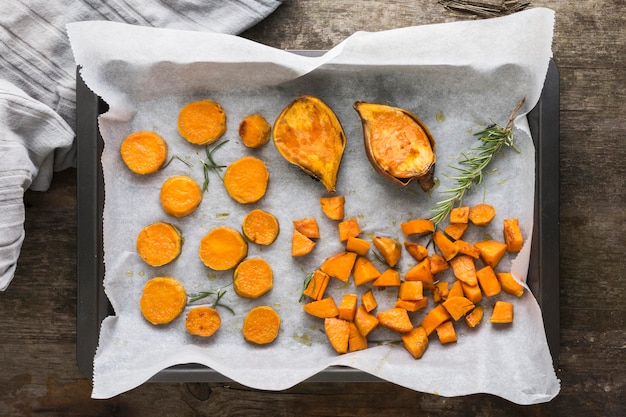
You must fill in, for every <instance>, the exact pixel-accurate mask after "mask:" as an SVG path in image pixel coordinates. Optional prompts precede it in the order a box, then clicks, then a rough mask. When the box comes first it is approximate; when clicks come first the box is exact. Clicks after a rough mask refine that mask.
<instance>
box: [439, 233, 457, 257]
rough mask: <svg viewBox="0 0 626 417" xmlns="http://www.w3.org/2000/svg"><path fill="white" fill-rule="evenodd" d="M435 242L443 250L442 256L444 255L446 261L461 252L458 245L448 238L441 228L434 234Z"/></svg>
mask: <svg viewBox="0 0 626 417" xmlns="http://www.w3.org/2000/svg"><path fill="white" fill-rule="evenodd" d="M433 242H435V245H437V248H439V251H440V252H441V256H443V258H444V259H445V260H446V261H449V260H450V259H452V258H454V257H455V256H456V255H457V253H459V248H458V246H456V245H455V244H454V242H452V241H451V240H450V239H448V238H447V237H446V235H444V234H443V232H442V231H440V230H437V231H436V232H435V233H434V234H433Z"/></svg>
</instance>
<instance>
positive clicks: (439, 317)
mask: <svg viewBox="0 0 626 417" xmlns="http://www.w3.org/2000/svg"><path fill="white" fill-rule="evenodd" d="M449 299H450V298H448V300H449ZM446 320H450V313H448V310H446V309H445V307H444V306H443V305H442V304H437V305H436V306H435V307H433V308H432V309H431V310H430V311H429V312H428V314H426V316H424V318H423V319H422V322H421V324H420V326H421V327H423V328H424V330H425V331H426V334H427V335H430V334H431V333H432V332H433V331H434V330H435V329H436V328H437V326H439V325H440V324H441V323H443V322H444V321H446Z"/></svg>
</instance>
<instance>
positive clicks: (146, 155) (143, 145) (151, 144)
mask: <svg viewBox="0 0 626 417" xmlns="http://www.w3.org/2000/svg"><path fill="white" fill-rule="evenodd" d="M120 154H121V156H122V160H123V161H124V163H125V164H126V166H127V167H128V169H130V170H131V171H133V172H134V173H136V174H141V175H145V174H152V173H153V172H156V171H158V170H159V168H161V167H162V166H163V164H164V163H165V160H166V159H167V142H165V139H163V138H162V137H161V136H159V135H158V134H157V133H155V132H150V131H139V132H134V133H131V134H130V135H128V136H127V137H126V139H124V141H123V142H122V145H121V146H120Z"/></svg>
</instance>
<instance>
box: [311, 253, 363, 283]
mask: <svg viewBox="0 0 626 417" xmlns="http://www.w3.org/2000/svg"><path fill="white" fill-rule="evenodd" d="M356 256H357V255H356V253H354V252H339V253H336V254H334V255H331V256H329V257H328V258H326V259H325V260H324V262H322V265H321V266H320V269H321V270H322V271H323V272H325V273H327V274H328V275H330V276H331V277H334V278H337V279H338V280H340V281H343V282H348V280H349V279H350V275H351V274H352V268H353V267H354V263H355V262H356Z"/></svg>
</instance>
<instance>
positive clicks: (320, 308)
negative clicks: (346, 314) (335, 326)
mask: <svg viewBox="0 0 626 417" xmlns="http://www.w3.org/2000/svg"><path fill="white" fill-rule="evenodd" d="M302 309H303V310H304V311H306V312H307V313H309V314H310V315H312V316H315V317H319V318H321V319H325V318H328V317H337V316H338V315H339V308H338V307H337V304H336V303H335V300H334V299H333V298H332V297H326V298H322V299H321V300H318V301H312V302H310V303H307V304H305V305H303V306H302Z"/></svg>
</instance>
